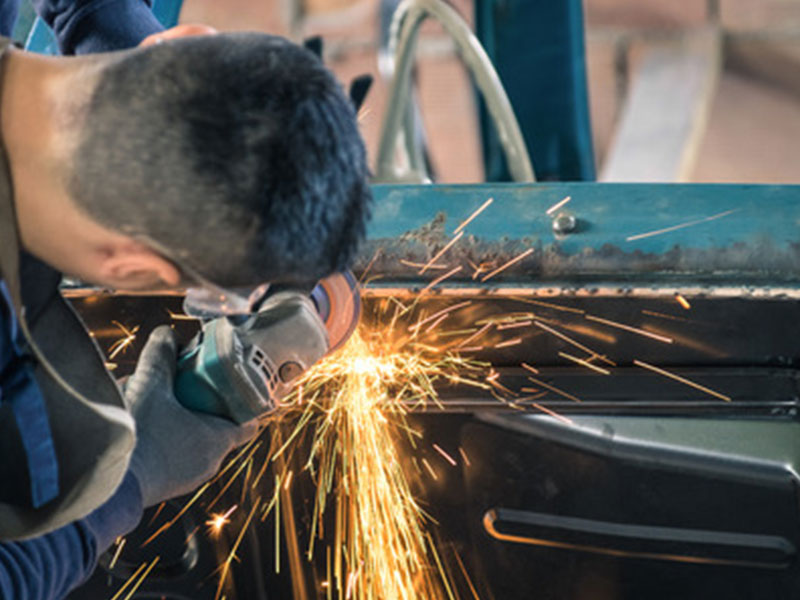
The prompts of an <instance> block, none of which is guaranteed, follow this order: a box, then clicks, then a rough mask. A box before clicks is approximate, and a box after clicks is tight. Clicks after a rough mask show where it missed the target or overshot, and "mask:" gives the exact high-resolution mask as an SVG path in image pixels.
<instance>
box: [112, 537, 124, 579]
mask: <svg viewBox="0 0 800 600" xmlns="http://www.w3.org/2000/svg"><path fill="white" fill-rule="evenodd" d="M125 542H126V538H122V539H120V538H117V549H116V550H115V551H114V556H113V557H112V558H111V562H110V563H108V570H109V571H113V570H114V566H115V565H116V564H117V561H118V560H119V555H120V554H122V549H123V548H124V547H125Z"/></svg>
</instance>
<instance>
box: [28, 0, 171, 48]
mask: <svg viewBox="0 0 800 600" xmlns="http://www.w3.org/2000/svg"><path fill="white" fill-rule="evenodd" d="M150 4H151V3H150V2H149V1H146V0H83V1H81V0H33V5H34V7H35V8H36V12H38V13H39V15H40V16H41V17H42V19H44V21H45V23H47V24H48V25H49V26H50V27H51V29H52V30H53V32H54V33H55V35H56V38H57V39H58V47H59V48H60V49H61V53H62V54H88V53H91V52H108V51H111V50H121V49H123V48H133V47H134V46H137V45H138V44H139V42H141V41H142V40H143V39H144V38H146V37H147V36H148V35H151V34H153V33H157V32H160V31H163V30H164V27H163V26H162V25H161V23H159V22H158V19H156V18H155V16H154V15H153V12H152V11H151V10H150Z"/></svg>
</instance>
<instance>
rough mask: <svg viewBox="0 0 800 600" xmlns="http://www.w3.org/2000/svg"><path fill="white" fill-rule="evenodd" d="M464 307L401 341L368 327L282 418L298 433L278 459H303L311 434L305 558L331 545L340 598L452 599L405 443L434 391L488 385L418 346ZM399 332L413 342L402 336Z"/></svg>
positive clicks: (463, 364)
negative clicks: (311, 494)
mask: <svg viewBox="0 0 800 600" xmlns="http://www.w3.org/2000/svg"><path fill="white" fill-rule="evenodd" d="M467 304H468V302H461V303H459V304H455V305H452V306H450V307H447V308H446V309H443V310H440V311H438V312H436V313H434V314H432V315H430V316H428V317H426V318H421V319H420V320H418V321H417V322H416V323H414V324H413V325H412V326H411V327H406V326H403V327H402V329H400V328H398V329H397V330H396V331H395V332H394V333H395V334H396V335H397V336H398V337H399V340H397V341H395V340H392V339H390V338H391V337H392V335H391V332H389V333H388V334H387V331H386V330H384V329H380V330H376V331H371V330H369V329H367V328H366V327H364V326H362V327H361V328H359V329H358V330H357V331H356V333H355V334H354V335H353V337H352V338H351V339H350V341H349V342H348V343H347V344H346V345H345V346H344V347H343V348H342V349H341V350H340V351H339V352H337V353H335V354H334V355H332V356H329V357H327V358H326V359H324V360H323V361H322V362H320V363H318V364H317V365H316V366H315V367H313V368H312V369H311V370H310V371H308V372H307V373H306V374H305V375H304V377H303V378H302V382H301V389H302V390H303V391H302V393H303V398H304V403H303V406H297V410H296V411H295V412H294V414H293V415H284V416H283V417H282V419H284V420H285V419H287V418H288V419H290V422H291V423H293V424H294V429H293V430H292V432H291V433H289V435H288V437H287V438H286V441H284V442H283V443H282V445H281V446H280V447H279V448H278V449H277V450H276V451H275V452H274V453H273V454H272V460H273V461H275V460H276V459H278V458H280V457H283V456H289V455H292V454H295V453H297V451H298V450H297V448H298V442H299V441H300V440H301V439H302V438H303V437H304V435H303V432H309V431H311V432H313V433H311V444H310V450H309V451H308V456H307V458H304V459H303V460H302V462H303V463H304V465H305V466H304V468H303V472H304V473H307V474H309V475H310V476H311V479H312V481H313V482H314V484H315V490H316V492H315V506H314V511H313V513H312V522H311V532H312V533H311V535H310V536H309V538H310V539H309V540H308V547H307V550H306V559H307V560H309V561H313V560H314V557H315V555H316V550H317V549H318V547H320V545H321V540H323V539H324V540H326V542H325V546H324V548H325V549H324V552H325V553H326V554H325V564H326V565H327V564H329V565H330V567H329V569H328V572H326V573H324V576H323V577H322V578H323V579H325V580H326V581H327V586H326V591H330V593H331V594H332V595H334V596H336V597H339V594H340V593H341V594H343V595H345V596H346V597H351V598H353V599H355V600H382V599H384V598H398V599H408V600H413V599H420V600H421V599H423V598H424V599H426V600H427V599H429V598H430V599H433V600H435V599H443V598H448V597H452V595H451V594H452V591H451V583H450V581H449V575H448V573H447V572H446V571H445V570H444V568H443V566H442V564H441V562H440V559H439V557H438V554H437V551H436V548H435V547H434V546H433V542H432V538H431V537H430V536H429V535H428V534H427V533H426V526H427V524H428V523H429V518H428V517H427V516H426V515H425V513H424V512H423V511H422V509H421V507H420V506H419V504H418V503H417V500H416V498H415V497H414V494H413V493H412V483H411V480H410V479H409V477H408V473H407V469H406V468H404V466H403V465H404V461H403V456H402V455H401V452H400V449H399V447H398V443H400V442H401V441H402V440H403V439H404V438H406V439H407V440H408V441H409V442H410V443H411V445H412V446H415V445H416V443H417V439H418V438H419V436H420V433H419V432H417V431H415V430H414V429H412V427H411V426H410V425H409V423H408V422H407V421H406V415H407V412H408V410H409V409H413V408H414V407H422V406H427V405H429V404H430V405H434V406H436V405H439V406H440V401H439V399H438V395H437V392H436V390H435V385H438V384H440V383H448V382H449V383H452V384H472V385H476V386H478V387H482V388H483V389H486V388H489V386H488V385H487V384H485V383H483V382H482V381H480V380H479V379H480V378H481V376H482V375H483V374H484V373H485V371H486V368H487V365H485V364H483V363H478V362H475V361H470V360H468V359H465V358H462V357H460V356H459V355H456V354H452V353H447V352H444V351H441V350H438V349H437V348H435V347H433V346H431V345H429V344H427V343H423V342H422V341H421V339H420V330H421V329H422V327H423V326H424V325H427V324H429V323H435V322H437V320H441V319H442V318H443V317H445V316H447V315H448V314H451V313H452V312H454V311H456V310H459V309H460V308H463V307H465V306H466V305H467ZM401 331H402V332H406V331H411V332H412V335H411V336H410V337H409V336H408V335H399V334H400V332H401ZM423 337H424V334H423ZM296 397H297V392H294V393H293V394H292V396H290V397H289V398H287V399H286V400H285V402H286V403H287V404H288V405H294V406H296V404H294V402H295V400H296ZM287 422H289V421H287ZM301 430H302V431H301ZM433 448H434V449H435V450H436V451H437V452H438V453H439V454H440V455H441V456H442V457H443V458H444V459H445V460H446V461H447V462H448V464H450V465H452V466H456V465H457V464H458V463H457V462H456V460H455V459H454V458H453V457H452V456H450V455H449V454H448V453H447V452H446V451H445V450H444V449H442V448H441V446H439V445H437V444H433ZM420 463H421V465H422V467H423V468H424V471H423V472H426V473H427V474H428V475H430V477H431V478H433V479H434V480H436V479H438V478H439V474H438V473H437V472H436V469H435V468H434V467H433V466H432V465H431V464H430V463H429V462H428V460H427V459H426V458H421V459H420ZM297 476H299V473H298V474H296V475H295V477H297ZM286 477H290V475H286V474H285V475H284V479H283V481H284V482H285V481H286V479H285V478H286ZM276 485H278V483H277V482H276ZM284 485H285V484H284ZM326 515H330V516H329V517H328V519H326V518H325V517H326ZM331 517H333V518H332V519H331ZM329 523H332V524H333V525H332V527H333V530H332V531H331V530H330V529H327V528H329V527H331V525H329ZM323 524H325V525H324V527H325V528H326V532H325V534H326V535H325V537H324V538H323V537H322V534H323ZM292 535H294V534H292ZM328 535H329V536H330V537H328ZM331 541H333V542H334V543H332V544H331V543H330V542H331ZM320 550H321V548H320ZM327 553H330V555H328V554H327ZM326 569H327V567H326ZM345 596H343V597H345Z"/></svg>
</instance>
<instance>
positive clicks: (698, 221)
mask: <svg viewBox="0 0 800 600" xmlns="http://www.w3.org/2000/svg"><path fill="white" fill-rule="evenodd" d="M738 211H739V209H738V208H735V209H733V210H726V211H725V212H721V213H719V214H716V215H711V216H710V217H704V218H702V219H695V220H694V221H687V222H686V223H681V224H679V225H673V226H672V227H665V228H664V229H656V230H655V231H648V232H646V233H639V234H637V235H631V236H629V237H626V238H625V241H626V242H633V241H635V240H641V239H644V238H649V237H652V236H654V235H661V234H663V233H671V232H673V231H677V230H678V229H684V228H685V227H694V226H695V225H700V224H701V223H708V222H709V221H715V220H717V219H721V218H722V217H727V216H728V215H732V214H733V213H735V212H738Z"/></svg>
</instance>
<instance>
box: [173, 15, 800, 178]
mask: <svg viewBox="0 0 800 600" xmlns="http://www.w3.org/2000/svg"><path fill="white" fill-rule="evenodd" d="M387 4H392V2H388V3H387ZM394 4H397V3H396V2H394ZM451 4H452V5H453V6H454V7H455V8H456V9H457V10H458V11H459V12H460V13H461V14H462V15H463V16H465V17H466V18H467V19H468V20H469V21H470V22H471V23H473V22H474V15H473V13H474V6H473V0H452V1H451ZM583 4H584V16H585V28H586V29H585V44H586V59H587V71H588V77H587V79H588V86H589V99H590V100H589V105H590V113H591V127H592V138H593V145H594V153H595V163H596V167H597V171H598V174H599V176H600V177H604V175H603V174H604V167H607V166H608V163H609V159H610V157H611V155H613V152H614V148H613V144H614V141H615V136H616V132H618V131H619V130H620V124H621V123H622V121H623V120H624V118H625V114H626V110H627V109H628V108H629V105H630V104H631V102H630V97H631V93H632V90H633V89H634V88H635V85H636V82H637V81H638V80H639V79H644V78H645V77H647V76H648V75H647V74H646V73H645V72H644V71H643V69H644V68H645V67H646V65H645V64H644V63H646V60H645V59H646V57H647V56H648V52H650V51H651V50H653V49H664V48H667V49H669V48H670V47H675V46H676V44H677V45H681V47H685V46H686V44H687V43H688V44H690V45H691V44H692V43H693V41H692V40H695V39H698V38H702V37H703V36H704V35H705V34H706V33H707V32H709V31H713V32H714V33H715V36H716V41H715V44H712V49H709V45H708V44H706V47H705V48H702V47H701V48H700V49H699V50H697V52H695V53H694V54H692V53H691V52H690V53H689V56H690V59H691V60H694V61H695V62H697V63H702V62H703V61H706V63H707V64H710V65H711V66H707V67H703V68H704V69H705V71H704V73H703V77H705V78H706V81H705V84H704V86H703V90H702V91H701V92H698V93H699V94H701V96H702V97H700V98H693V99H692V101H693V104H691V107H692V108H691V110H694V111H695V114H694V116H693V118H692V128H693V130H694V131H693V134H692V136H693V139H692V140H691V144H690V145H691V148H690V153H691V154H692V156H691V160H689V161H688V164H687V165H686V168H685V169H684V170H683V171H684V172H682V174H681V176H680V177H679V180H682V181H694V182H759V183H773V182H774V183H778V182H780V183H800V1H798V0H681V1H680V2H664V1H663V0H585V1H584V3H583ZM500 5H502V3H500ZM381 17H382V15H381V2H380V0H272V1H269V2H267V1H262V2H253V1H252V0H226V1H225V2H219V1H215V0H185V3H184V7H183V12H182V15H181V20H182V22H202V23H207V24H209V25H213V26H214V27H217V28H218V29H220V30H242V29H244V30H262V31H267V32H271V33H276V34H280V35H287V36H290V37H293V38H296V39H302V38H304V37H308V36H312V35H322V36H323V37H324V39H325V44H326V46H325V57H326V61H327V63H328V65H329V66H330V67H331V68H332V69H333V70H334V71H335V72H336V74H337V75H338V76H339V77H340V78H341V79H342V80H343V81H349V80H351V79H352V78H353V77H355V76H357V75H359V74H361V73H372V74H373V75H375V78H376V83H375V85H374V86H373V89H372V91H371V92H370V94H369V96H368V99H367V101H366V103H365V105H364V107H363V109H362V116H361V125H362V128H363V133H364V137H365V139H366V141H367V145H368V146H369V150H370V153H371V156H372V157H373V160H374V153H375V148H376V145H377V140H378V136H379V128H380V120H381V117H382V115H383V109H384V103H385V99H386V83H385V81H383V80H382V79H381V77H380V75H379V73H378V48H379V44H380V39H381V34H380V31H381V26H380V23H381ZM423 32H424V33H423V37H422V40H421V42H420V46H419V51H418V62H417V65H418V69H417V74H416V80H417V83H418V85H419V100H420V106H421V111H422V115H423V118H424V122H425V127H426V129H427V134H428V143H429V148H430V152H431V158H432V162H433V165H434V167H435V169H436V173H437V179H438V181H439V182H475V181H481V180H483V179H484V170H483V164H482V160H481V150H480V146H479V134H478V125H477V112H476V107H475V97H474V94H473V91H472V88H471V85H470V82H469V80H468V77H467V75H466V74H465V72H464V70H463V68H462V67H461V65H460V62H459V59H458V56H457V53H456V50H455V46H454V45H453V44H452V43H451V42H450V41H449V40H448V38H447V37H446V36H445V35H444V34H443V33H442V31H441V30H440V28H439V27H438V26H437V25H436V24H435V23H433V22H428V23H426V25H425V26H424V28H423ZM535 43H536V40H535V39H531V44H535ZM702 44H703V42H700V45H701V46H702ZM645 70H646V69H645ZM643 73H644V74H643ZM674 85H675V87H676V92H677V91H679V90H678V89H677V88H680V78H678V79H677V80H676V82H675V83H674ZM662 101H665V102H667V103H669V100H668V99H662ZM676 101H679V100H676ZM633 112H638V113H639V116H638V117H636V116H634V117H631V119H632V120H633V122H634V123H636V122H637V119H638V120H641V118H642V117H641V113H644V115H645V118H646V119H649V118H651V117H652V118H653V119H657V118H658V117H659V114H660V113H661V112H663V111H662V109H661V108H660V107H659V106H652V107H645V109H644V110H643V109H642V107H641V103H640V105H639V106H637V108H636V111H633ZM664 125H665V126H667V127H669V125H668V124H664ZM655 137H658V136H655ZM653 141H654V142H656V141H657V140H653ZM626 146H627V147H628V148H630V145H629V144H626ZM628 152H630V150H628ZM626 162H627V163H628V164H630V161H626ZM612 171H613V169H612ZM606 174H607V175H608V177H604V178H606V179H611V180H613V179H616V178H615V177H614V173H606Z"/></svg>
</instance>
